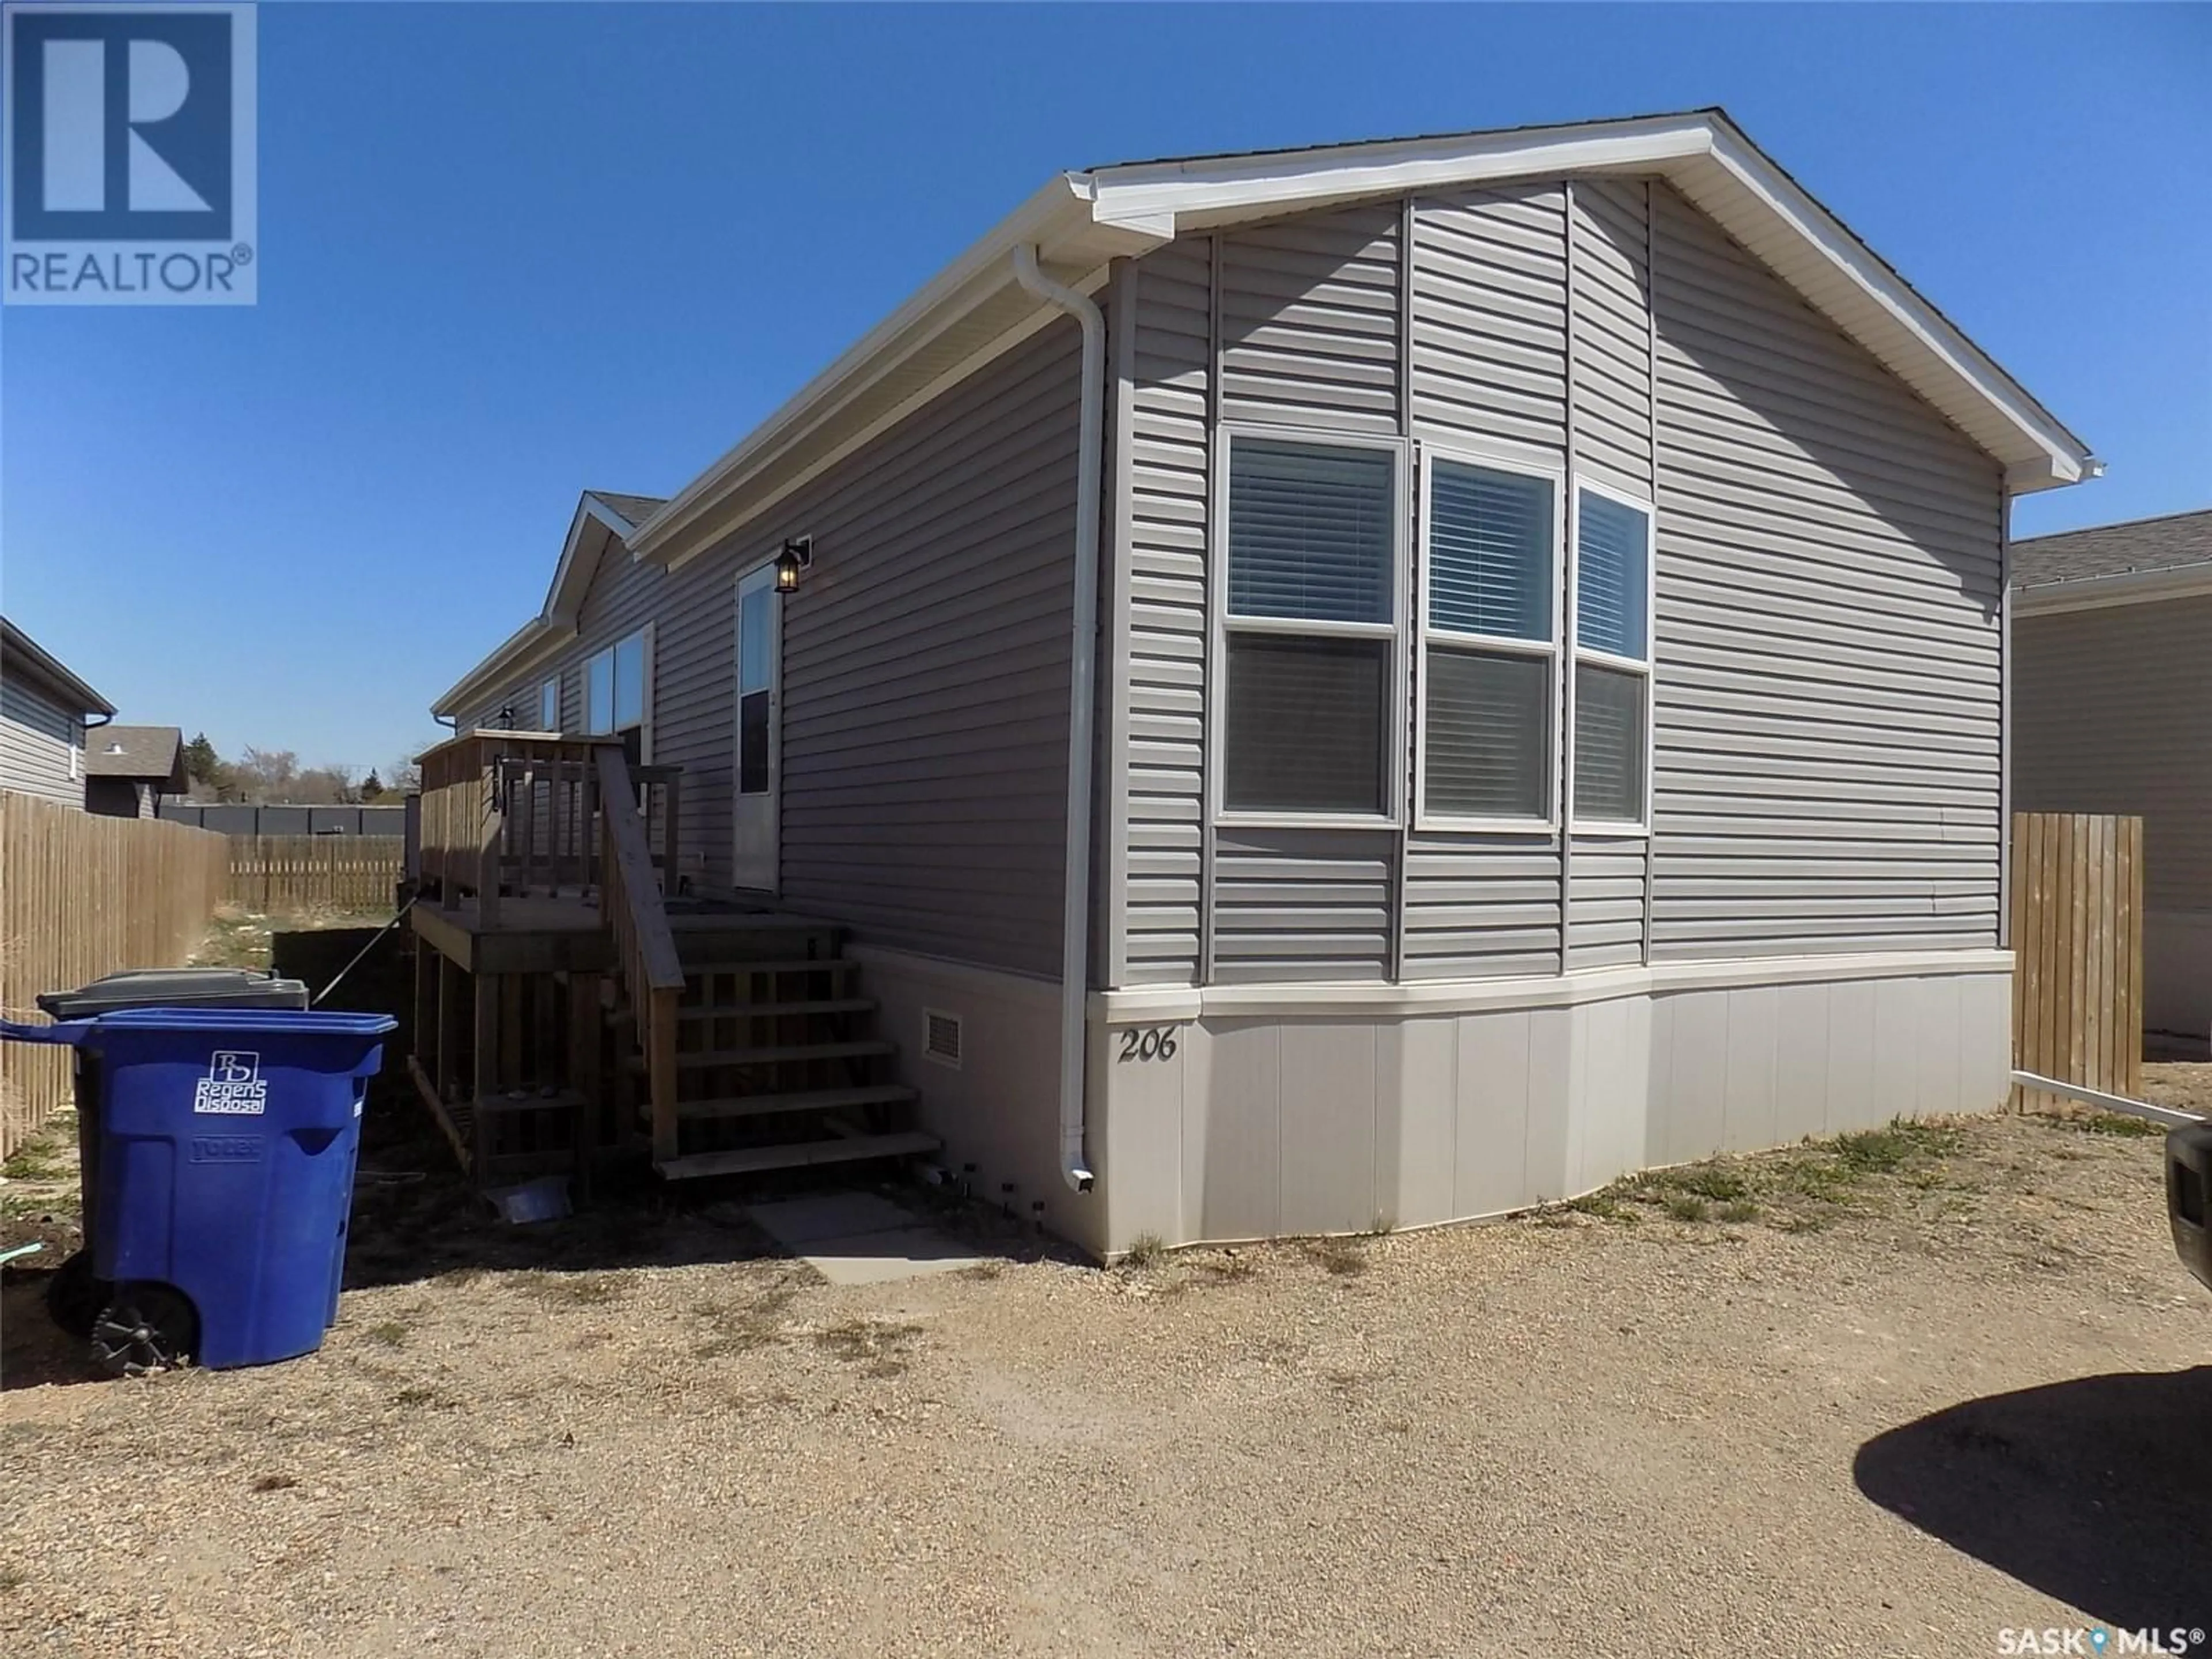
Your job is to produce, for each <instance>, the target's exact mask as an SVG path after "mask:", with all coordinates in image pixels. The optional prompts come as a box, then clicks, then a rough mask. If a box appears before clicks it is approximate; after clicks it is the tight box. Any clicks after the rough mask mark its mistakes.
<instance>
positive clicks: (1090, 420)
mask: <svg viewBox="0 0 2212 1659" xmlns="http://www.w3.org/2000/svg"><path fill="white" fill-rule="evenodd" d="M1014 276H1015V279H1016V280H1017V281H1018V282H1019V283H1021V285H1022V286H1023V287H1024V289H1028V290H1029V291H1030V293H1031V294H1034V295H1036V297H1037V298H1038V299H1040V300H1044V301H1049V302H1050V303H1052V304H1054V305H1056V306H1058V307H1060V309H1061V310H1062V311H1064V312H1066V313H1067V314H1068V315H1069V316H1071V317H1073V318H1074V319H1075V320H1076V321H1077V323H1079V325H1081V326H1082V329H1083V411H1082V422H1081V425H1080V428H1079V434H1078V436H1077V439H1076V444H1077V452H1076V474H1075V479H1076V482H1075V620H1074V623H1073V628H1072V629H1071V630H1070V631H1071V635H1072V640H1071V652H1072V657H1073V659H1072V660H1071V662H1070V663H1069V665H1068V677H1067V872H1066V888H1065V890H1064V891H1063V894H1062V902H1061V908H1060V1173H1061V1174H1062V1175H1063V1176H1066V1179H1067V1184H1068V1185H1069V1186H1070V1187H1073V1188H1074V1189H1075V1190H1076V1191H1077V1192H1079V1193H1087V1192H1089V1191H1090V1190H1091V1183H1092V1182H1093V1181H1094V1180H1095V1179H1096V1177H1095V1176H1092V1174H1091V1165H1090V1164H1089V1163H1088V1162H1086V1161H1085V1158H1084V1156H1083V1081H1084V1079H1083V1073H1084V1062H1085V1053H1086V1051H1087V1049H1088V1048H1089V1042H1088V1037H1089V1035H1090V1026H1091V1018H1090V1007H1089V1000H1090V987H1091V763H1092V755H1091V745H1092V742H1093V736H1094V730H1095V727H1096V726H1097V720H1096V704H1097V687H1096V684H1095V683H1096V680H1097V656H1098V477H1099V473H1100V471H1101V470H1102V467H1103V459H1102V457H1101V455H1100V453H1099V451H1100V448H1101V443H1100V438H1101V428H1102V427H1103V424H1104V419H1105V416H1104V410H1105V404H1106V319H1105V318H1104V317H1103V315H1102V314H1101V313H1100V312H1099V310H1098V307H1097V306H1096V305H1094V304H1092V303H1091V299H1090V297H1089V296H1088V295H1083V294H1079V293H1077V292H1076V291H1075V290H1074V289H1072V288H1068V287H1066V286H1064V285H1063V284H1061V283H1055V282H1054V281H1053V280H1052V279H1051V278H1050V277H1049V276H1046V275H1045V274H1044V272H1042V270H1038V269H1037V251H1036V246H1034V245H1033V244H1031V243H1029V242H1024V243H1022V244H1020V245H1019V246H1017V247H1016V248H1015V249H1014Z"/></svg>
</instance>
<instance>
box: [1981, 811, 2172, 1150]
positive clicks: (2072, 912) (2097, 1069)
mask: <svg viewBox="0 0 2212 1659" xmlns="http://www.w3.org/2000/svg"><path fill="white" fill-rule="evenodd" d="M2012 860H2013V862H2012V876H2013V880H2012V887H2013V902H2014V912H2013V918H2012V948H2013V954H2014V961H2013V1016H2014V1017H2013V1065H2014V1066H2015V1068H2016V1069H2018V1070H2020V1071H2023V1072H2033V1073H2036V1074H2037V1075H2039V1076H2041V1077H2048V1078H2055V1079H2057V1080H2059V1081H2060V1082H2062V1083H2076V1084H2080V1085H2083V1086H2085V1087H2087V1088H2091V1089H2096V1090H2100V1091H2103V1092H2105V1093H2106V1094H2115V1095H2124V1096H2126V1097H2129V1098H2130V1099H2134V1098H2136V1097H2138V1095H2139V1094H2140V1091H2141V1090H2142V876H2143V866H2142V819H2141V818H2138V817H2092V816H2089V815H2087V814H2084V813H2067V812H2021V813H2018V814H2016V815H2015V817H2014V818H2013V829H2012ZM2013 1104H2014V1107H2015V1109H2017V1110H2021V1111H2072V1110H2076V1109H2078V1108H2075V1107H2074V1106H2072V1105H2071V1104H2070V1103H2068V1102H2067V1101H2066V1100H2065V1099H2064V1098H2063V1097H2060V1096H2056V1095H2051V1094H2049V1093H2046V1092H2045V1091H2040V1090H2026V1089H2015V1091H2013Z"/></svg>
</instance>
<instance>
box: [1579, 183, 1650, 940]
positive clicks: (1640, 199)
mask: <svg viewBox="0 0 2212 1659" xmlns="http://www.w3.org/2000/svg"><path fill="white" fill-rule="evenodd" d="M1650 221H1651V215H1650V185H1648V184H1646V183H1645V182H1644V180H1642V179H1631V180H1620V179H1577V180H1576V181H1575V184H1574V186H1573V189H1572V191H1571V195H1570V200H1569V212H1568V217H1567V224H1568V234H1569V235H1570V236H1571V238H1572V239H1573V243H1574V248H1573V261H1572V264H1573V270H1574V276H1573V281H1572V289H1573V293H1572V310H1573V316H1574V320H1573V327H1572V329H1571V337H1570V344H1569V349H1568V353H1567V362H1568V379H1569V384H1570V389H1571V397H1570V401H1569V419H1570V421H1571V423H1572V428H1573V452H1574V467H1575V471H1577V473H1578V474H1580V475H1582V476H1583V477H1589V478H1592V479H1595V481H1596V482H1598V483H1604V484H1609V485H1611V486H1612V487H1613V489H1619V490H1623V491H1626V493H1627V494H1629V495H1632V496H1636V497H1639V498H1641V499H1644V500H1649V499H1650V497H1651V494H1652V482H1653V470H1654V469H1653V459H1654V455H1655V453H1656V437H1655V434H1654V430H1653V423H1654V416H1653V402H1652V372H1651V262H1650ZM1568 556H1569V557H1572V556H1573V553H1572V550H1571V549H1570V550H1569V554H1568ZM1649 859H1650V842H1649V840H1648V839H1647V838H1645V837H1644V836H1588V835H1582V836H1576V837H1575V838H1574V843H1573V847H1572V849H1571V854H1570V855H1569V858H1568V861H1567V871H1568V874H1567V966H1568V967H1569V968H1571V969H1573V968H1614V967H1623V966H1628V965H1632V964H1634V963H1640V962H1642V961H1643V960H1644V884H1645V881H1646V878H1647V874H1648V872H1647V870H1646V867H1645V866H1646V864H1647V862H1648V860H1649Z"/></svg>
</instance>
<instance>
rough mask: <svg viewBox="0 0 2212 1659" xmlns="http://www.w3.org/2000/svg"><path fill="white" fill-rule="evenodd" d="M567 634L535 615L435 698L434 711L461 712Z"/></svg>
mask: <svg viewBox="0 0 2212 1659" xmlns="http://www.w3.org/2000/svg"><path fill="white" fill-rule="evenodd" d="M566 637H567V635H564V634H562V632H560V631H559V630H558V629H555V628H553V627H551V626H550V624H549V623H547V622H546V621H545V619H544V617H532V618H531V619H530V620H529V621H528V622H526V623H523V624H522V626H521V627H520V628H518V629H515V630H514V632H513V633H512V634H510V635H507V639H506V641H504V642H503V643H502V644H501V645H500V646H499V647H498V648H497V649H495V651H493V652H492V653H491V654H490V655H489V656H488V657H486V658H485V659H483V661H482V662H480V663H478V664H477V665H476V666H475V667H474V668H471V670H469V671H468V672H467V673H466V674H465V675H463V676H462V677H461V678H459V680H457V681H455V682H454V684H453V685H452V686H451V687H450V688H449V689H448V690H447V691H446V693H445V695H444V696H441V697H440V698H439V699H438V700H437V701H436V702H434V703H432V704H431V705H430V712H431V713H432V714H435V715H437V716H439V717H440V718H441V719H444V718H447V717H451V716H458V715H459V714H461V713H463V712H464V711H465V710H466V709H467V708H468V707H469V706H470V705H471V703H473V702H476V701H477V699H478V698H480V697H482V696H483V695H484V693H486V692H487V691H489V690H494V689H495V688H496V687H498V686H499V685H501V684H502V683H503V682H504V681H505V680H506V679H507V677H508V676H509V675H512V674H519V673H522V672H525V671H527V670H528V669H529V668H531V667H532V666H533V665H536V664H537V662H538V660H539V659H541V658H542V657H543V656H544V654H545V653H547V651H548V648H549V647H552V646H555V645H557V644H558V643H560V641H562V640H563V639H564V638H566Z"/></svg>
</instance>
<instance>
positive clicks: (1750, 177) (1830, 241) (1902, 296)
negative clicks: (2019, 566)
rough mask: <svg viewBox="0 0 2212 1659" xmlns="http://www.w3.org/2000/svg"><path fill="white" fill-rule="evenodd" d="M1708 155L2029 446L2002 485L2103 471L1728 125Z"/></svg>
mask: <svg viewBox="0 0 2212 1659" xmlns="http://www.w3.org/2000/svg"><path fill="white" fill-rule="evenodd" d="M1713 159H1714V160H1715V161H1718V162H1719V163H1720V164H1721V165H1722V166H1723V167H1727V168H1728V169H1729V172H1730V173H1733V174H1734V175H1735V178H1736V179H1738V180H1739V181H1740V182H1741V184H1742V185H1743V187H1744V188H1745V189H1746V190H1747V191H1749V192H1751V194H1752V195H1753V197H1756V198H1757V200H1758V202H1759V205H1760V206H1761V207H1763V208H1765V210H1766V211H1767V212H1769V213H1770V214H1771V215H1772V216H1775V217H1776V218H1778V219H1779V220H1781V221H1782V222H1783V223H1784V224H1785V225H1787V226H1788V227H1789V228H1790V230H1791V231H1792V232H1794V233H1795V234H1796V235H1797V236H1798V237H1800V238H1801V239H1802V240H1803V241H1804V242H1805V243H1806V244H1807V245H1808V246H1810V247H1811V248H1813V249H1814V250H1815V251H1816V252H1819V253H1820V255H1821V256H1822V257H1823V258H1826V260H1827V261H1828V262H1829V263H1830V264H1832V265H1833V266H1834V267H1835V268H1836V269H1837V270H1839V271H1841V272H1842V273H1843V274H1844V276H1848V277H1849V278H1850V280H1851V281H1852V283H1855V284H1856V285H1857V287H1858V288H1859V289H1861V290H1862V291H1863V293H1864V294H1865V295H1867V297H1868V298H1869V299H1870V300H1872V301H1874V302H1875V304H1876V305H1878V306H1880V307H1881V308H1882V309H1883V310H1884V311H1886V312H1887V313H1889V314H1890V316H1891V317H1892V318H1893V319H1895V320H1896V321H1897V322H1898V323H1899V325H1901V326H1903V327H1904V328H1905V329H1906V330H1907V331H1910V333H1911V335H1912V337H1913V339H1914V341H1915V342H1916V343H1917V344H1918V345H1919V346H1920V347H1921V348H1922V349H1923V350H1925V351H1926V352H1928V353H1929V355H1930V356H1933V357H1934V358H1935V359H1936V361H1937V362H1939V363H1940V364H1941V365H1942V368H1944V369H1945V370H1947V371H1948V373H1950V374H1953V375H1954V376H1955V377H1956V378H1958V379H1959V380H1962V381H1964V382H1965V383H1966V386H1967V388H1968V389H1969V390H1970V391H1972V392H1973V393H1974V394H1975V395H1976V396H1977V397H1978V398H1981V400H1982V401H1983V402H1984V403H1986V404H1989V405H1990V407H1991V408H1993V409H1995V410H1997V411H1998V412H1999V413H2001V414H2002V416H2004V417H2005V419H2006V420H2007V421H2008V422H2010V423H2011V424H2012V426H2013V427H2014V428H2015V429H2016V430H2017V431H2018V432H2019V433H2020V435H2021V438H2022V439H2023V440H2025V441H2026V442H2027V444H2029V445H2032V446H2033V451H2032V452H2031V453H2023V454H2017V455H2009V454H2008V455H2004V456H2001V457H2000V458H1999V459H2002V460H2003V461H2004V462H2005V464H2006V467H2005V485H2006V488H2007V489H2009V490H2011V491H2012V492H2014V493H2015V494H2021V493H2024V492H2026V491H2028V490H2033V489H2051V488H2054V487H2057V486H2059V485H2063V484H2071V483H2081V481H2082V480H2083V479H2084V478H2087V477H2096V476H2098V474H2100V473H2101V472H2102V471H2103V468H2102V466H2101V465H2099V464H2098V463H2097V461H2096V459H2095V458H2094V457H2093V456H2092V455H2091V454H2090V453H2089V449H2088V446H2087V445H2086V444H2085V443H2083V442H2082V441H2081V439H2079V438H2077V437H2075V435H2073V434H2072V433H2071V432H2069V431H2068V430H2067V429H2066V428H2065V427H2063V425H2061V424H2060V423H2059V422H2058V421H2057V418H2056V417H2055V416H2053V415H2052V414H2051V411H2050V410H2047V409H2045V408H2044V407H2043V405H2042V404H2039V403H2038V402H2037V401H2036V399H2035V398H2034V397H2033V395H2032V394H2030V392H2028V391H2027V388H2026V387H2025V386H2021V384H2020V383H2019V382H2018V381H2017V380H2014V379H2013V378H2012V376H2011V375H2009V374H2006V373H2005V372H2004V370H2003V369H2002V368H1999V367H1998V366H1997V365H1996V362H1995V361H1994V360H1992V359H1991V358H1990V356H1989V354H1988V353H1987V352H1985V351H1984V350H1983V349H1981V348H1980V347H1979V346H1978V345H1976V344H1975V343H1973V342H1972V340H1970V339H1968V338H1967V337H1966V335H1964V334H1963V333H1961V332H1960V331H1959V329H1958V328H1957V327H1956V326H1955V325H1954V324H1953V323H1952V322H1951V321H1950V320H1949V319H1948V318H1946V317H1944V316H1943V315H1942V313H1940V312H1938V311H1937V310H1936V308H1935V307H1933V306H1931V305H1929V303H1928V301H1925V300H1923V299H1922V298H1921V297H1920V295H1917V294H1916V293H1914V292H1913V290H1912V289H1911V286H1910V285H1909V284H1908V283H1906V282H1905V279H1904V278H1903V277H1901V276H1899V275H1898V274H1897V272H1896V271H1894V270H1891V269H1890V267H1889V266H1888V265H1887V264H1886V263H1885V262H1884V261H1883V260H1882V259H1881V258H1880V257H1879V256H1878V255H1876V254H1875V252H1874V251H1873V250H1872V249H1871V248H1869V246H1867V245H1866V244H1865V243H1864V242H1863V241H1861V240H1859V239H1858V238H1857V236H1855V235H1853V234H1851V232H1850V230H1849V229H1847V228H1845V227H1844V224H1843V222H1841V221H1840V220H1838V218H1837V217H1836V216H1835V215H1833V214H1832V213H1830V212H1829V211H1828V210H1827V209H1826V208H1824V207H1822V206H1821V205H1820V203H1818V202H1817V201H1815V200H1814V198H1813V197H1812V195H1811V194H1810V193H1809V192H1808V191H1806V189H1805V188H1804V187H1803V186H1802V185H1800V184H1798V183H1797V181H1796V179H1792V178H1790V175H1789V174H1788V173H1784V171H1783V170H1782V169H1781V168H1780V167H1778V166H1776V165H1775V164H1774V162H1772V161H1770V160H1769V159H1768V158H1767V157H1766V156H1765V155H1764V154H1763V153H1761V152H1760V151H1759V149H1758V148H1757V147H1756V146H1755V145H1753V143H1751V141H1750V140H1749V139H1747V138H1746V137H1744V136H1743V135H1742V134H1741V132H1738V131H1735V129H1734V128H1733V127H1729V126H1726V125H1720V126H1717V127H1716V129H1715V131H1714V135H1713ZM1847 331H1848V330H1847ZM1876 355H1877V356H1880V355H1881V354H1879V353H1877V354H1876Z"/></svg>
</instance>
